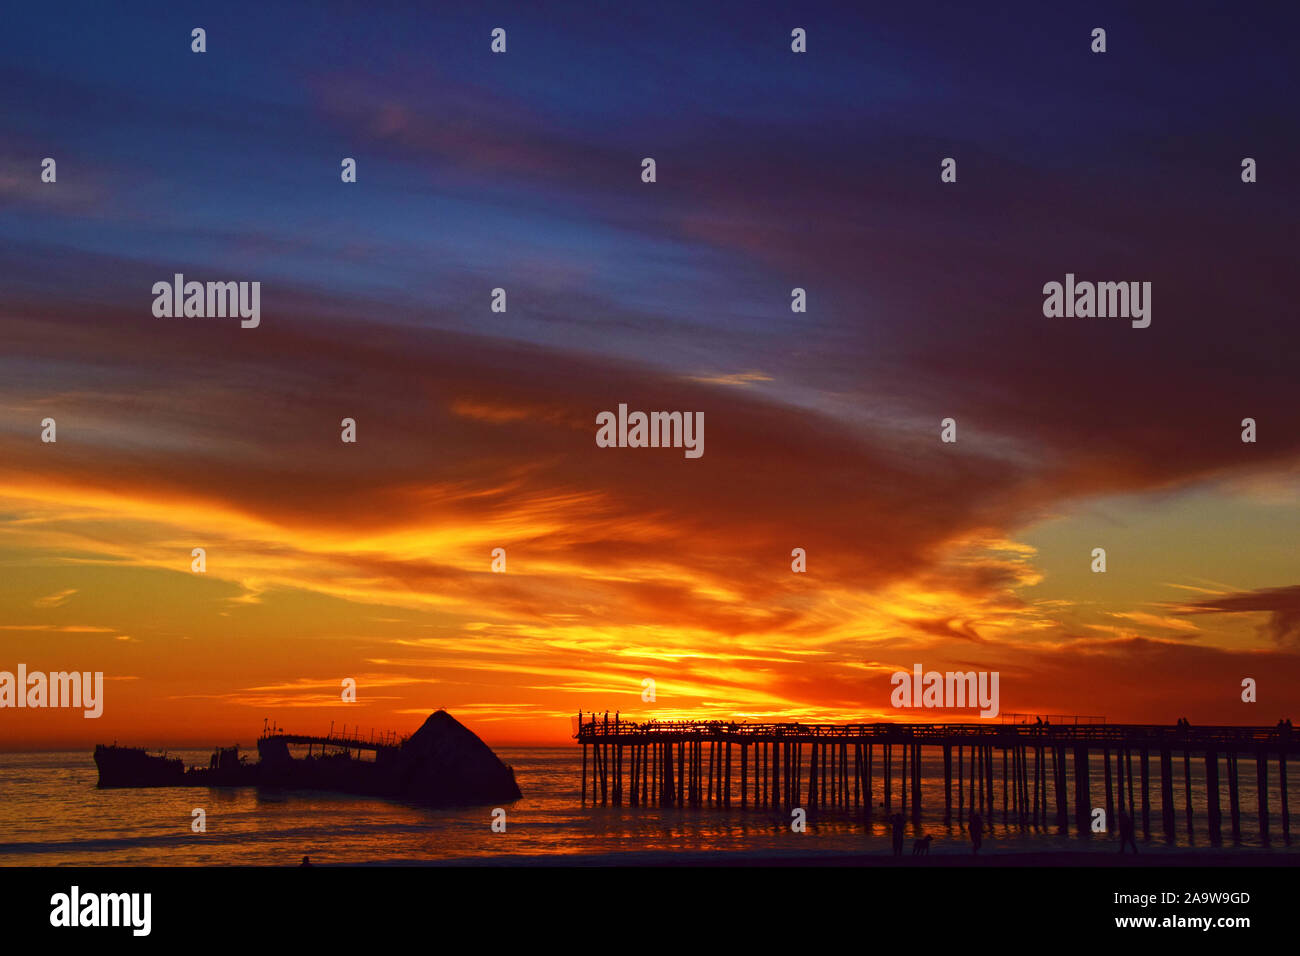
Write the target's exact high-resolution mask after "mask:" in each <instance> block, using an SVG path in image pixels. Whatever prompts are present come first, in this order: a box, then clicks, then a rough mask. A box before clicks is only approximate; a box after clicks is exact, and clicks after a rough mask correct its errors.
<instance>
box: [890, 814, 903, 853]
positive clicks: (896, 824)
mask: <svg viewBox="0 0 1300 956" xmlns="http://www.w3.org/2000/svg"><path fill="white" fill-rule="evenodd" d="M889 823H890V826H892V827H893V837H894V856H902V855H903V815H902V814H901V813H895V814H894V815H893V816H892V817H890V818H889Z"/></svg>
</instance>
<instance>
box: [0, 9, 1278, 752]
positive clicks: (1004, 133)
mask: <svg viewBox="0 0 1300 956" xmlns="http://www.w3.org/2000/svg"><path fill="white" fill-rule="evenodd" d="M409 6H413V5H405V4H398V3H375V4H356V5H351V4H348V5H344V4H327V5H323V6H317V5H304V6H302V7H298V8H287V9H282V10H279V11H271V10H267V9H265V8H264V6H263V5H261V4H244V3H235V4H220V5H210V4H193V5H189V4H172V3H166V4H163V3H158V4H152V5H148V4H140V5H136V4H133V5H131V6H130V7H128V8H126V9H122V10H118V9H113V10H111V11H110V10H109V9H108V8H106V7H104V6H102V5H95V4H69V5H64V4H57V3H56V4H52V5H18V6H15V7H14V8H13V9H12V10H10V11H9V12H8V13H7V16H6V21H7V22H6V28H5V29H4V30H3V31H0V76H2V77H3V83H0V106H2V108H0V343H2V344H3V349H0V372H2V373H3V374H0V581H2V582H3V583H2V584H0V670H11V671H12V670H14V669H15V668H16V666H17V665H18V664H19V663H20V662H21V663H25V664H26V665H27V666H28V668H29V669H32V670H82V671H85V670H92V671H94V670H100V671H103V672H104V674H105V678H106V700H105V709H104V715H103V717H102V718H100V719H99V720H86V719H83V718H82V716H81V713H80V711H53V710H44V711H40V710H3V711H0V748H3V749H30V748H44V747H65V746H66V747H82V746H90V745H92V744H93V743H95V742H97V741H101V740H103V741H108V740H111V739H114V738H117V739H119V740H121V741H122V742H131V743H137V744H141V745H148V746H151V747H153V746H161V745H171V746H176V745H180V744H187V743H188V744H196V745H201V746H206V745H211V744H215V743H229V742H232V741H236V740H237V741H240V742H241V743H243V744H246V745H247V744H251V743H252V742H253V740H254V739H255V738H256V736H257V734H258V732H259V731H260V729H261V727H262V720H263V718H264V717H269V718H271V719H273V720H275V721H277V722H278V723H279V724H280V725H282V726H284V727H287V728H290V729H292V730H294V731H297V732H302V733H315V732H322V731H324V730H326V729H327V728H328V726H329V724H330V722H331V721H334V722H335V723H336V725H338V726H341V725H343V724H344V723H346V724H348V725H349V726H360V727H361V728H362V729H363V730H369V729H370V728H375V729H376V730H398V731H401V732H410V731H411V730H413V729H414V728H415V727H417V726H418V725H419V723H420V722H421V721H422V720H423V718H424V717H425V716H426V715H427V714H428V713H429V712H431V711H432V710H434V709H436V708H438V707H446V708H447V709H448V710H449V711H451V713H452V714H453V715H455V716H456V717H457V718H459V719H461V720H462V721H463V722H465V723H466V724H467V725H468V726H469V727H470V728H471V729H473V730H475V731H476V732H477V733H479V734H480V736H482V737H484V739H485V740H487V741H488V742H489V743H491V744H494V745H499V744H511V743H557V744H559V743H564V742H565V741H566V740H567V739H568V737H569V734H570V722H569V717H570V716H571V715H573V714H575V713H576V712H577V711H579V710H580V709H581V710H586V711H590V710H593V709H594V710H598V711H601V712H603V711H605V710H607V709H608V710H609V711H611V712H613V711H615V710H620V711H621V712H622V713H623V714H624V715H627V716H629V717H632V718H637V717H649V716H656V717H660V718H665V717H671V716H677V715H683V714H691V715H701V716H708V717H713V716H726V717H737V718H743V717H748V718H750V719H761V718H769V719H777V718H781V719H800V720H818V721H831V720H862V719H896V718H898V717H899V716H900V714H899V713H898V712H897V711H894V710H892V709H891V708H890V706H889V691H890V684H889V674H890V673H891V672H893V671H894V670H897V669H905V670H910V669H911V667H912V665H913V664H914V663H921V664H923V665H924V666H925V667H926V668H927V669H936V670H946V669H955V668H961V669H963V670H966V669H986V670H998V671H1000V673H1001V684H1000V687H1001V695H1002V700H1001V707H1002V710H1003V711H1004V712H1010V711H1023V712H1034V713H1050V714H1087V715H1104V716H1105V717H1106V718H1107V719H1108V720H1110V721H1113V722H1119V721H1151V722H1169V723H1172V722H1173V721H1174V720H1176V719H1177V718H1178V717H1180V716H1186V717H1188V718H1189V719H1190V720H1191V721H1192V722H1193V723H1263V724H1272V723H1275V722H1276V721H1277V720H1278V719H1279V718H1280V717H1284V716H1291V717H1293V718H1296V719H1300V706H1298V705H1300V558H1298V557H1297V552H1296V546H1297V540H1298V532H1300V519H1298V518H1297V508H1298V506H1300V372H1298V371H1297V354H1298V353H1300V332H1298V331H1297V311H1296V294H1295V287H1296V252H1297V239H1298V238H1300V237H1298V236H1297V223H1300V174H1298V173H1297V170H1296V163H1297V158H1298V157H1300V132H1298V131H1297V130H1298V127H1297V125H1296V123H1295V117H1294V111H1295V103H1296V92H1297V91H1296V83H1295V67H1294V65H1295V63H1296V62H1297V60H1298V59H1300V49H1297V47H1298V46H1300V39H1298V38H1300V31H1298V30H1297V29H1296V28H1297V23H1295V22H1293V21H1294V20H1295V19H1296V18H1295V15H1294V14H1288V15H1286V16H1285V20H1286V21H1288V22H1284V17H1283V15H1282V14H1280V13H1278V11H1280V10H1282V9H1283V7H1282V5H1270V6H1268V7H1265V8H1262V9H1261V10H1260V11H1259V12H1258V13H1257V14H1256V15H1250V16H1247V15H1244V14H1243V13H1242V12H1241V7H1240V6H1239V5H1229V4H1224V5H1208V4H1206V5H1197V4H1186V5H1180V7H1179V10H1180V18H1181V19H1179V20H1178V21H1177V22H1176V23H1175V22H1174V21H1171V19H1170V18H1169V17H1168V16H1167V12H1166V13H1160V12H1158V11H1156V10H1155V9H1154V8H1153V9H1152V12H1151V13H1150V14H1149V15H1146V14H1137V15H1134V14H1133V13H1131V12H1124V10H1125V8H1126V7H1129V6H1131V5H1129V4H1124V5H1115V6H1113V7H1107V6H1105V5H1101V6H1098V5H1097V4H1087V5H1086V6H1085V5H1077V6H1068V7H1062V8H1061V9H1047V8H1046V7H1045V6H1044V5H1042V4H1033V5H1029V4H1027V5H1025V6H1024V7H1023V8H1021V15H1020V16H1018V17H1017V16H1013V15H1005V16H1004V15H997V16H991V15H988V14H986V13H981V12H978V11H975V10H971V9H968V5H964V4H953V5H946V4H944V5H933V6H928V7H927V6H926V5H919V6H918V5H916V4H904V5H900V6H901V7H902V10H894V9H892V6H891V5H888V4H870V5H859V4H853V5H848V4H845V5H820V4H814V5H808V4H794V5H786V4H777V3H767V4H765V3H758V4H755V3H737V4H708V5H703V4H693V3H692V4H676V3H671V4H664V3H654V4H642V5H633V4H616V5H603V6H602V12H601V13H599V14H594V13H592V10H591V5H584V6H579V5H573V6H568V7H566V6H564V5H556V4H549V5H548V11H547V12H546V13H545V14H542V13H540V12H537V11H533V10H530V6H531V5H519V6H517V7H514V8H511V7H498V8H494V9H493V10H492V11H490V12H487V13H483V12H480V9H479V8H481V7H482V5H481V4H463V5H457V4H438V5H436V10H435V9H434V8H433V7H426V9H425V10H424V11H423V12H421V13H418V14H417V13H412V12H406V11H407V8H408V7H409ZM1052 6H1053V7H1055V5H1052ZM1247 6H1248V5H1247ZM1230 11H1236V12H1230ZM196 26H201V27H204V28H205V29H206V30H207V49H208V52H206V53H205V54H194V53H191V52H190V30H191V29H192V28H193V27H196ZM498 26H500V27H503V28H505V29H506V30H507V33H508V52H507V53H506V54H505V55H493V54H491V53H490V52H489V39H490V38H489V33H490V31H491V30H492V28H494V27H498ZM796 26H802V27H804V28H805V29H806V30H807V31H808V53H806V54H803V55H795V54H792V53H791V51H790V30H791V29H792V28H793V27H796ZM1096 26H1102V27H1105V28H1106V29H1107V32H1108V46H1109V51H1108V52H1107V53H1106V54H1105V55H1094V54H1092V53H1090V52H1089V34H1090V32H1091V30H1092V28H1093V27H1096ZM47 156H49V157H53V158H55V159H56V160H57V163H58V167H57V168H58V181H57V183H55V184H43V183H41V181H40V162H41V159H42V158H44V157H47ZM647 156H649V157H654V158H655V159H656V162H657V167H658V169H657V173H658V181H657V182H656V183H654V184H645V183H642V182H641V176H640V173H641V160H642V158H643V157H647ZM343 157H354V158H355V159H356V160H357V166H358V181H357V183H355V184H346V185H345V184H343V183H341V182H340V177H339V170H340V161H341V160H342V158H343ZM944 157H954V158H955V159H956V160H957V164H958V181H957V183H955V184H941V183H940V181H939V164H940V161H941V160H942V159H943V158H944ZM1243 157H1253V158H1255V159H1256V160H1257V162H1258V169H1259V181H1258V182H1257V183H1254V184H1249V185H1248V184H1244V183H1242V181H1241V178H1240V164H1241V160H1242V158H1243ZM177 272H181V273H184V274H185V276H186V278H187V279H196V280H200V281H205V280H223V281H224V280H232V281H240V280H244V281H248V280H257V281H260V282H261V283H262V300H261V311H262V320H261V325H260V327H259V328H256V329H242V328H240V326H239V322H238V320H237V319H199V318H188V319H186V318H175V319H160V318H155V317H154V316H153V315H152V312H151V305H152V302H153V296H152V294H151V292H150V290H151V287H152V285H153V284H154V283H155V282H158V281H170V280H171V278H172V276H173V274H174V273H177ZM1067 272H1073V273H1075V274H1076V275H1077V276H1078V277H1079V278H1080V279H1089V280H1100V281H1107V280H1124V281H1138V280H1142V281H1149V282H1151V283H1152V287H1153V293H1152V322H1151V326H1150V328H1147V329H1141V330H1139V329H1133V328H1131V327H1130V325H1129V323H1128V322H1127V321H1125V320H1122V319H1076V318H1055V319H1048V318H1045V317H1044V316H1043V313H1042V303H1043V295H1042V291H1041V290H1042V287H1043V285H1044V283H1046V282H1050V281H1058V282H1059V281H1062V280H1063V279H1064V276H1065V274H1066V273H1067ZM796 286H797V287H802V288H805V289H806V290H807V295H808V311H807V313H806V314H795V313H792V312H791V309H790V290H791V289H792V288H794V287H796ZM494 287H503V288H505V289H506V290H507V294H508V312H507V313H505V314H500V313H493V312H492V311H491V310H490V308H489V304H490V298H491V290H492V289H493V288H494ZM620 402H623V403H627V404H628V406H629V407H630V408H632V409H643V410H657V409H664V410H682V411H687V410H689V411H703V412H704V418H705V452H704V455H703V457H702V458H700V459H698V460H691V459H687V458H685V457H684V456H683V454H682V452H681V451H680V450H673V449H609V448H598V447H596V444H595V441H594V436H595V431H596V427H595V418H596V415H597V414H598V413H599V412H601V411H603V410H612V409H616V408H617V406H618V404H619V403H620ZM1248 416H1249V417H1253V418H1255V419H1256V420H1257V422H1258V442H1257V443H1255V444H1246V443H1243V442H1242V441H1241V421H1242V419H1243V418H1245V417H1248ZM46 417H52V418H54V419H55V420H56V421H57V428H58V441H57V443H55V444H45V443H42V441H41V439H40V433H41V427H40V422H41V420H42V419H43V418H46ZM345 417H351V418H354V419H355V420H356V422H357V432H358V442H357V443H356V444H354V445H350V444H344V443H342V442H341V441H340V437H339V436H340V420H341V419H343V418H345ZM946 417H952V418H954V419H956V421H957V427H958V441H957V442H956V443H955V444H944V443H941V442H940V440H939V433H940V421H941V420H942V419H943V418H946ZM195 547H202V548H205V549H206V551H207V572H206V573H205V574H195V573H192V572H191V570H190V562H191V557H190V555H191V550H192V549H193V548H195ZM498 547H501V548H505V549H506V552H507V561H508V569H507V571H506V573H504V574H493V573H491V552H492V549H493V548H498ZM796 547H801V548H804V549H806V551H807V556H808V557H807V561H808V571H807V573H805V574H795V573H792V571H791V566H790V562H791V558H790V553H791V549H793V548H796ZM1095 547H1104V548H1105V549H1106V552H1107V564H1108V570H1107V573H1105V574H1094V573H1092V572H1091V571H1090V563H1091V551H1092V549H1093V548H1095ZM346 677H352V678H355V679H356V681H357V684H358V701H357V703H355V704H350V705H345V704H343V703H342V702H341V701H340V683H341V681H342V680H343V678H346ZM1243 677H1254V678H1255V679H1257V680H1258V681H1259V703H1257V704H1245V703H1242V702H1241V700H1240V683H1241V680H1242V678H1243ZM644 678H652V679H654V680H655V682H656V685H657V700H656V701H655V702H654V703H652V704H651V703H643V702H642V701H641V690H642V680H643V679H644ZM901 716H905V717H911V718H922V717H924V718H926V719H951V718H952V717H953V716H954V715H953V714H951V713H950V712H944V713H938V714H936V713H935V712H929V713H911V714H904V715H901ZM960 716H961V717H962V719H975V717H974V716H973V714H972V713H970V712H967V713H964V714H962V715H960Z"/></svg>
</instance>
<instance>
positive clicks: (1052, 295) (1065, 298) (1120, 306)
mask: <svg viewBox="0 0 1300 956" xmlns="http://www.w3.org/2000/svg"><path fill="white" fill-rule="evenodd" d="M1043 296H1044V298H1043V315H1045V316H1047V317H1048V318H1049V319H1057V318H1061V317H1062V316H1064V317H1066V318H1070V319H1073V318H1080V319H1091V318H1098V319H1132V320H1133V323H1132V324H1133V328H1135V329H1145V328H1146V327H1147V326H1148V325H1150V324H1151V283H1150V282H1075V281H1074V273H1073V272H1067V273H1066V274H1065V284H1064V285H1062V284H1061V283H1060V282H1049V283H1047V284H1046V285H1044V286H1043Z"/></svg>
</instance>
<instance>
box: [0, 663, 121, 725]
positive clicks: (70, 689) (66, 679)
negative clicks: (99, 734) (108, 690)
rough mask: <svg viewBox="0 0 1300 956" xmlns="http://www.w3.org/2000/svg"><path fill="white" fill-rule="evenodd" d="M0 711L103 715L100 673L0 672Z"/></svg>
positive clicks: (23, 666)
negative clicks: (38, 709)
mask: <svg viewBox="0 0 1300 956" xmlns="http://www.w3.org/2000/svg"><path fill="white" fill-rule="evenodd" d="M0 707H80V708H82V709H83V711H84V714H83V716H84V717H87V718H90V719H94V718H96V717H99V716H100V715H102V714H103V713H104V672H103V671H94V672H93V673H92V672H91V671H85V672H84V673H83V672H80V671H53V672H51V673H50V674H48V675H47V674H45V673H42V672H41V671H32V672H31V673H28V671H27V665H26V664H19V665H18V674H17V676H15V675H14V674H13V673H12V672H11V671H0Z"/></svg>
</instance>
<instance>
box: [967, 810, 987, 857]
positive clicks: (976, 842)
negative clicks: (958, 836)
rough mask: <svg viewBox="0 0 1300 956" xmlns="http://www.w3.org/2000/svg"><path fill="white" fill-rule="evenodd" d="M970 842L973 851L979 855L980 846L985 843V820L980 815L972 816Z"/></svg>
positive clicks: (974, 814)
mask: <svg viewBox="0 0 1300 956" xmlns="http://www.w3.org/2000/svg"><path fill="white" fill-rule="evenodd" d="M970 842H971V847H972V851H973V852H975V853H979V851H980V846H981V845H982V844H983V843H984V818H983V817H981V816H980V815H979V814H978V813H972V814H971V815H970Z"/></svg>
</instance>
